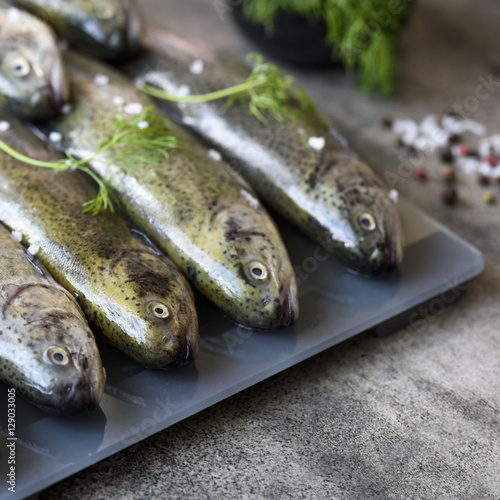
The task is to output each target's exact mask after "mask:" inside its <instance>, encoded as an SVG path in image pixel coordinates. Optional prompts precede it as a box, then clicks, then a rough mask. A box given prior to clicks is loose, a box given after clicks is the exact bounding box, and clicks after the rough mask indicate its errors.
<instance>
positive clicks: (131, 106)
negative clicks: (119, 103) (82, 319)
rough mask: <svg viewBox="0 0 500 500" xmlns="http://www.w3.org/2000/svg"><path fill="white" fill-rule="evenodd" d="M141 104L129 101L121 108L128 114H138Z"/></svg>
mask: <svg viewBox="0 0 500 500" xmlns="http://www.w3.org/2000/svg"><path fill="white" fill-rule="evenodd" d="M142 108H143V106H142V104H141V103H140V102H129V103H128V104H127V105H126V106H125V107H124V108H123V110H124V111H125V113H127V114H129V115H138V114H139V113H140V112H141V111H142Z"/></svg>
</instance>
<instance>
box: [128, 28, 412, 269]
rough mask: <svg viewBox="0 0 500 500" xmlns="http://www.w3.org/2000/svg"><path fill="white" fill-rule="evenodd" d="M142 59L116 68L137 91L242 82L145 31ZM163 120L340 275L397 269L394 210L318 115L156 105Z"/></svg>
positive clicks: (176, 41) (226, 63)
mask: <svg viewBox="0 0 500 500" xmlns="http://www.w3.org/2000/svg"><path fill="white" fill-rule="evenodd" d="M144 45H145V47H146V48H147V49H148V50H147V52H146V53H145V54H144V55H142V56H141V57H140V58H138V59H137V60H136V61H132V62H130V63H127V64H123V65H121V66H120V69H122V70H123V71H124V72H125V73H126V74H128V75H129V76H131V77H132V78H134V80H135V82H136V84H137V85H138V86H140V85H142V84H144V83H146V84H149V85H151V86H153V87H157V88H159V89H162V90H165V91H167V92H168V93H171V94H178V95H181V93H183V95H199V94H205V93H209V92H213V91H216V90H220V89H224V88H227V87H230V86H232V85H237V84H240V83H242V82H243V81H245V80H246V78H247V77H248V75H249V73H250V71H251V69H250V68H249V67H248V66H246V65H245V64H243V63H241V62H239V61H238V60H235V59H232V58H231V57H229V56H227V55H225V54H221V53H218V52H215V51H213V50H211V49H209V48H207V47H205V46H201V45H198V44H195V43H192V42H190V41H187V40H185V39H183V38H181V37H178V36H176V35H174V34H171V33H169V32H166V31H162V30H155V29H151V30H148V32H147V34H146V35H145V37H144ZM156 103H157V105H158V106H159V107H160V108H161V109H162V110H163V111H164V112H166V113H167V115H169V116H170V118H171V119H172V120H174V121H176V122H177V123H179V124H181V125H182V126H184V127H186V128H187V129H188V130H190V131H191V132H192V133H194V134H196V135H197V136H198V137H199V138H201V139H202V140H204V141H205V142H206V143H207V144H209V145H210V146H211V147H213V148H215V149H217V150H218V151H219V152H220V153H222V155H223V156H224V158H225V159H226V160H227V161H228V162H229V163H230V164H231V166H232V167H233V168H234V169H235V170H236V171H237V172H238V173H240V174H241V175H242V176H243V177H244V178H245V179H246V180H247V181H248V183H249V184H250V185H251V186H252V187H253V188H254V189H255V191H256V193H257V194H258V195H259V196H260V198H261V199H262V200H263V202H264V203H266V204H267V206H268V207H270V208H271V209H272V210H274V211H275V212H276V213H279V214H281V215H282V216H283V217H285V218H286V219H288V220H289V221H291V222H292V223H293V224H294V225H295V226H296V227H297V228H298V229H299V230H300V231H302V232H303V233H305V234H307V235H308V236H309V237H310V238H312V239H313V240H315V241H316V242H318V243H320V244H321V245H322V246H323V247H324V248H325V250H326V251H328V252H329V253H330V254H331V255H332V256H334V257H335V258H336V259H337V260H338V261H339V262H340V263H341V264H342V265H343V266H344V268H346V269H347V270H348V271H351V272H352V273H354V274H358V275H362V276H368V277H372V276H378V275H381V274H384V273H386V272H390V271H392V270H394V269H395V268H397V266H398V264H399V263H400V261H401V259H402V255H403V235H402V229H401V223H400V220H399V215H398V211H397V206H396V205H395V203H394V202H393V201H391V199H390V197H389V195H388V190H387V188H386V187H385V186H384V184H383V183H382V181H381V180H380V179H379V177H378V176H377V175H376V174H375V173H374V172H373V170H372V169H371V168H370V167H369V166H368V165H367V164H366V163H365V162H363V161H362V160H360V159H359V157H358V155H357V154H356V153H354V152H353V151H352V150H351V149H350V148H349V146H348V144H347V142H346V141H345V139H344V138H343V137H342V136H341V135H340V134H339V133H338V132H337V131H335V129H334V126H333V125H332V124H331V123H330V122H329V121H328V120H327V119H326V118H325V117H324V116H322V115H321V114H320V113H319V112H318V111H317V110H316V111H315V110H304V109H301V108H300V106H298V104H297V103H296V102H293V101H292V102H291V104H290V109H291V110H292V111H293V112H294V114H295V118H296V119H294V120H288V121H284V122H282V123H280V122H278V121H277V120H276V119H274V118H273V117H272V116H269V115H265V117H266V118H267V119H268V122H269V125H268V126H266V125H264V124H263V123H262V122H261V121H259V120H258V119H257V118H256V117H255V116H252V115H251V114H250V113H249V110H248V104H246V103H244V102H243V103H235V104H234V105H233V106H231V107H229V108H227V107H226V101H225V100H222V101H212V102H206V103H202V104H187V103H174V102H167V101H162V100H160V99H158V100H157V101H156Z"/></svg>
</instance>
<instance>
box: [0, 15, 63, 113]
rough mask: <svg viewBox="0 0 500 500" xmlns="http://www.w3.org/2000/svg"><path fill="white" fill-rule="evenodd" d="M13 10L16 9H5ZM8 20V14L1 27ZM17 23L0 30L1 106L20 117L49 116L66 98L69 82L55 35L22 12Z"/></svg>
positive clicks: (58, 108) (57, 109)
mask: <svg viewBox="0 0 500 500" xmlns="http://www.w3.org/2000/svg"><path fill="white" fill-rule="evenodd" d="M12 10H14V11H17V9H13V8H11V9H8V11H9V12H10V11H12ZM18 12H19V11H18ZM11 17H12V16H11ZM14 17H16V16H14ZM8 19H9V15H7V16H6V19H4V20H3V21H2V23H0V24H3V26H0V28H1V27H3V28H5V23H7V22H8ZM16 19H17V17H16ZM17 22H18V23H20V24H19V26H18V27H16V26H15V25H13V24H14V20H13V21H12V23H11V25H10V26H8V27H7V28H6V29H2V30H1V31H0V102H1V105H2V106H3V107H4V109H5V110H7V111H9V112H11V113H14V114H16V115H17V116H21V117H23V118H27V119H35V120H38V119H40V120H43V119H48V118H51V117H53V116H54V115H56V114H57V113H58V112H59V111H60V108H61V106H62V104H63V103H64V102H66V101H67V100H68V99H69V82H68V79H67V76H66V72H65V69H64V64H63V61H62V57H61V54H60V51H59V48H58V46H57V42H56V37H55V34H54V33H53V31H52V30H51V29H50V28H49V27H48V26H46V25H45V24H44V23H42V22H41V21H39V20H38V19H36V18H34V17H33V16H31V15H30V14H27V13H24V12H21V13H20V14H19V19H18V21H17Z"/></svg>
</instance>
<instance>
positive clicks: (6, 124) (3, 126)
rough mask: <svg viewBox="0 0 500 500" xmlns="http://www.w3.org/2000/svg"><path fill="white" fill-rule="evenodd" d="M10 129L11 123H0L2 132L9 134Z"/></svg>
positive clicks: (3, 121)
mask: <svg viewBox="0 0 500 500" xmlns="http://www.w3.org/2000/svg"><path fill="white" fill-rule="evenodd" d="M9 128H10V123H9V122H6V121H5V120H2V121H0V132H7V130H9Z"/></svg>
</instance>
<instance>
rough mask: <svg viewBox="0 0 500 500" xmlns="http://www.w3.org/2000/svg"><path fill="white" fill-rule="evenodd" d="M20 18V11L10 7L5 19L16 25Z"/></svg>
mask: <svg viewBox="0 0 500 500" xmlns="http://www.w3.org/2000/svg"><path fill="white" fill-rule="evenodd" d="M20 17H21V11H20V10H19V9H16V8H15V7H10V8H9V10H7V19H8V20H9V21H10V22H13V23H17V22H18V21H19V19H20Z"/></svg>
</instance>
